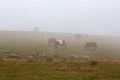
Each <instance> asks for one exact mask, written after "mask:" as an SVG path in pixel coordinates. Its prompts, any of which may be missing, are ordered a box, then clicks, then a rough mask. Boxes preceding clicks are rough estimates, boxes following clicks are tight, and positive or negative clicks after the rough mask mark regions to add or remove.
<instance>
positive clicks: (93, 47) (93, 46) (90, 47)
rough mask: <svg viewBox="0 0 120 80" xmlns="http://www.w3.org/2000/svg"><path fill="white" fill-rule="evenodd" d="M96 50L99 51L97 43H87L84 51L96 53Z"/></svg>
mask: <svg viewBox="0 0 120 80" xmlns="http://www.w3.org/2000/svg"><path fill="white" fill-rule="evenodd" d="M96 49H97V43H95V42H87V43H86V44H85V46H84V50H92V51H96Z"/></svg>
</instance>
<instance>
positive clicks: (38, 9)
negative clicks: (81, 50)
mask: <svg viewBox="0 0 120 80" xmlns="http://www.w3.org/2000/svg"><path fill="white" fill-rule="evenodd" d="M119 4H120V1H119V0H0V30H17V31H18V30H19V31H21V30H24V31H31V30H32V29H33V28H34V27H39V28H40V31H47V32H64V33H81V34H96V35H113V36H120V31H119V30H120V23H119V21H120V9H119V8H120V5H119Z"/></svg>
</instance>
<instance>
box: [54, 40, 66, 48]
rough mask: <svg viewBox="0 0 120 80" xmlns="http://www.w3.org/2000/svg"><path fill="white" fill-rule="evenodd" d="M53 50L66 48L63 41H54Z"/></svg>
mask: <svg viewBox="0 0 120 80" xmlns="http://www.w3.org/2000/svg"><path fill="white" fill-rule="evenodd" d="M55 48H66V42H65V40H56V43H55Z"/></svg>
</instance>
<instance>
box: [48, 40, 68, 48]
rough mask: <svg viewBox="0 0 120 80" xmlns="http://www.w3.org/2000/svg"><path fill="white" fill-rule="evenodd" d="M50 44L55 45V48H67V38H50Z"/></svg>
mask: <svg viewBox="0 0 120 80" xmlns="http://www.w3.org/2000/svg"><path fill="white" fill-rule="evenodd" d="M48 45H50V46H53V47H54V48H55V49H58V48H66V42H65V40H56V39H54V38H50V39H49V40H48Z"/></svg>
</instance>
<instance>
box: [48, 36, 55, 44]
mask: <svg viewBox="0 0 120 80" xmlns="http://www.w3.org/2000/svg"><path fill="white" fill-rule="evenodd" d="M55 44H56V39H54V38H50V39H49V40H48V45H50V46H55Z"/></svg>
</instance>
